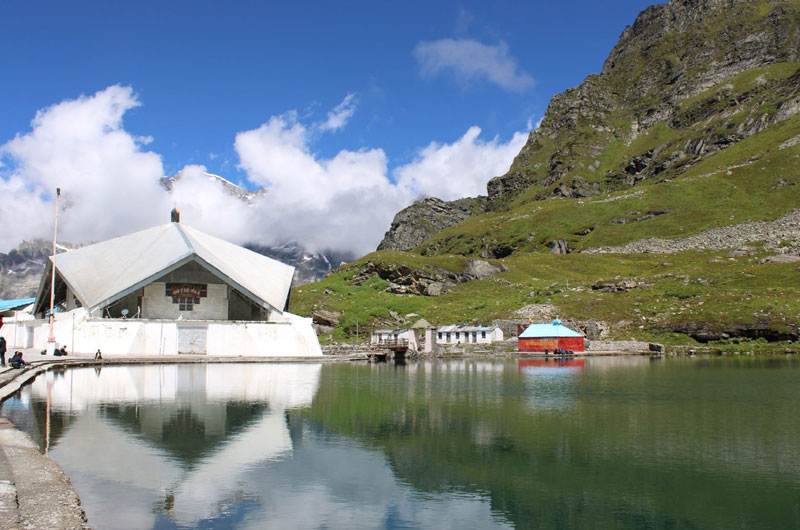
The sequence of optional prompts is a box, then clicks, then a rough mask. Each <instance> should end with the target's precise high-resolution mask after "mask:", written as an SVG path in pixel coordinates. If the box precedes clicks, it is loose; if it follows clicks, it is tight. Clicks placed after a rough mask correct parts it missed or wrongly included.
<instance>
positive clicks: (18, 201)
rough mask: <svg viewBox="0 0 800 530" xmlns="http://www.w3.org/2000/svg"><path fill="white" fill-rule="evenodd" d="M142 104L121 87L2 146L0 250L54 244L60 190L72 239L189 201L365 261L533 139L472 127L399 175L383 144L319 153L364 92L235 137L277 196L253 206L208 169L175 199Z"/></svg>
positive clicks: (275, 236)
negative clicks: (130, 116)
mask: <svg viewBox="0 0 800 530" xmlns="http://www.w3.org/2000/svg"><path fill="white" fill-rule="evenodd" d="M138 105H140V103H139V101H138V99H137V97H136V95H135V94H134V92H133V90H132V89H131V88H130V87H121V86H111V87H108V88H107V89H105V90H102V91H100V92H97V93H96V94H94V95H92V96H88V97H80V98H78V99H75V100H68V101H64V102H61V103H58V104H56V105H53V106H51V107H49V108H46V109H43V110H41V111H39V112H38V113H37V114H36V117H35V118H34V119H33V121H32V122H31V131H30V132H28V133H26V134H21V135H17V137H16V138H14V139H12V140H10V141H8V142H7V143H5V144H3V145H2V146H0V193H2V196H3V197H4V198H5V200H4V207H3V208H0V251H3V252H7V251H9V250H10V249H12V248H14V247H16V246H17V245H18V244H19V243H20V242H21V241H22V240H23V239H28V240H30V239H32V238H37V237H44V238H49V237H51V235H52V226H53V224H52V223H53V221H52V220H53V213H54V200H55V188H56V186H59V187H61V188H62V190H63V198H62V215H61V216H60V218H59V239H60V240H61V241H70V242H86V241H98V240H102V239H107V238H109V237H113V236H117V235H121V234H124V233H128V232H131V231H134V230H139V229H143V228H148V227H150V226H154V225H157V224H161V223H165V222H167V221H168V212H169V210H170V209H171V208H172V207H173V206H178V208H179V209H180V210H181V214H182V215H181V220H182V221H183V222H185V223H187V224H190V225H192V226H194V227H196V228H198V229H200V230H203V231H206V232H208V233H211V234H214V235H217V236H218V237H222V238H224V239H226V240H229V241H232V242H235V243H239V244H243V243H248V242H254V243H261V244H266V245H270V244H276V243H282V242H286V241H291V240H296V241H298V242H300V243H301V244H303V245H305V246H306V247H308V248H310V249H314V250H325V249H331V250H349V251H352V252H355V253H357V254H364V253H367V252H370V251H372V250H374V248H375V247H376V246H377V244H378V242H379V241H380V239H381V238H382V236H383V233H384V232H385V231H386V230H387V229H388V227H389V225H390V224H391V221H392V218H393V216H394V214H395V213H397V212H398V211H399V210H400V209H402V208H404V207H405V206H407V205H408V204H410V203H411V202H412V201H413V200H415V199H416V198H419V197H423V196H436V197H439V198H442V199H445V200H451V199H456V198H460V197H465V196H474V195H478V194H482V193H485V186H486V181H487V180H488V179H489V178H491V177H494V176H496V175H500V174H502V173H504V172H505V171H507V170H508V167H509V166H510V164H511V161H512V160H513V157H514V156H515V155H516V154H517V153H518V152H519V150H520V149H521V148H522V146H523V145H524V143H525V140H526V138H527V132H518V133H516V134H514V136H513V137H512V138H511V139H510V140H509V141H507V142H503V141H501V140H500V139H498V138H494V139H490V140H483V139H481V138H480V133H481V130H480V128H478V127H476V126H473V127H470V128H469V130H467V131H466V133H465V134H464V135H463V136H462V137H461V138H459V139H457V140H456V141H454V142H453V143H449V144H448V143H437V142H432V143H430V144H429V145H427V146H426V147H424V148H421V149H419V150H418V152H417V155H416V156H415V158H414V159H413V160H412V161H411V162H409V163H407V164H404V165H401V166H399V167H396V168H395V169H394V170H390V169H389V160H388V157H387V156H386V153H385V152H384V151H383V150H382V149H380V148H371V149H361V150H357V151H352V150H347V149H342V150H341V151H339V152H338V153H337V154H336V155H335V156H333V157H331V158H322V157H320V156H317V155H315V154H314V152H313V150H312V148H313V142H314V138H315V137H316V136H318V135H319V134H324V133H326V132H333V131H337V130H340V129H341V128H342V127H345V126H346V124H347V122H348V120H349V119H350V117H351V116H352V115H353V114H354V113H355V112H356V107H357V101H356V97H355V96H354V95H353V94H348V95H347V96H346V97H345V98H344V100H343V101H342V102H341V103H340V104H339V105H337V106H336V107H335V108H334V109H332V110H331V111H330V112H328V113H327V116H326V118H325V119H324V120H322V121H319V122H309V123H303V122H302V121H301V120H300V119H299V118H298V115H297V112H294V111H290V112H286V113H284V114H281V115H278V116H272V117H270V118H269V119H268V120H267V121H266V122H265V123H263V124H262V125H261V126H259V127H257V128H255V129H251V130H247V131H242V132H240V133H238V134H237V135H236V137H235V139H234V148H235V150H236V153H237V154H238V156H239V160H240V163H239V167H240V169H241V170H243V172H244V174H245V176H246V182H245V183H244V184H245V185H246V186H247V187H249V188H265V189H266V190H267V192H266V193H264V194H260V195H258V196H257V197H255V198H253V199H252V200H251V202H250V203H247V202H245V201H242V200H241V199H239V198H237V197H235V196H233V195H230V194H229V193H227V192H226V191H225V189H224V186H223V184H222V183H221V182H220V181H218V180H215V179H210V178H208V176H207V175H206V174H205V168H204V167H203V166H195V165H191V166H186V167H185V168H184V169H183V172H182V177H181V179H180V180H178V181H176V182H174V184H173V188H172V194H170V193H168V192H167V191H166V190H165V189H164V187H163V186H161V184H160V179H161V178H162V177H163V176H164V169H163V165H162V161H161V157H160V155H159V154H157V153H154V152H151V151H148V150H147V144H148V143H149V139H148V138H139V137H135V136H134V135H132V134H130V133H129V132H127V131H126V130H125V129H124V127H123V116H124V114H125V112H126V111H128V110H130V109H132V108H135V107H137V106H138Z"/></svg>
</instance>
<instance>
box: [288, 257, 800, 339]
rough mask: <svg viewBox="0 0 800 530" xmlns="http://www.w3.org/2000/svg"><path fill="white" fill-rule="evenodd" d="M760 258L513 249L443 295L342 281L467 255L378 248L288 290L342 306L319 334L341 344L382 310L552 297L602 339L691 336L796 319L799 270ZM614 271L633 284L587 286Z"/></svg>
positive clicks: (496, 307)
mask: <svg viewBox="0 0 800 530" xmlns="http://www.w3.org/2000/svg"><path fill="white" fill-rule="evenodd" d="M398 254H402V256H398ZM767 255H768V253H767V252H765V251H761V252H758V253H757V254H756V255H753V256H745V257H739V258H730V257H728V251H719V252H709V251H687V252H682V253H678V254H670V255H653V254H638V255H619V254H595V255H588V254H567V255H555V254H539V253H519V254H517V255H514V256H512V257H509V258H505V259H502V260H498V261H497V262H501V263H503V264H505V265H506V266H507V267H508V268H509V269H510V270H509V271H508V272H504V273H501V274H498V275H497V276H493V277H491V278H487V279H483V280H473V281H469V282H466V283H462V284H459V285H456V286H454V287H452V288H451V290H450V292H448V293H447V294H444V295H442V296H439V297H430V296H418V295H410V294H402V295H398V294H391V293H387V292H384V289H385V288H386V287H387V286H388V282H386V281H384V280H381V279H380V278H378V277H377V276H374V277H373V278H372V279H370V280H369V281H368V282H367V283H365V284H363V285H353V284H352V283H351V281H350V280H351V279H352V278H353V276H354V275H355V274H356V273H357V272H358V271H359V270H361V269H363V267H364V265H365V263H366V262H367V261H372V262H373V263H380V262H385V263H394V262H396V260H399V259H401V260H402V261H403V262H404V263H406V264H407V265H410V266H413V267H417V268H420V269H424V268H426V267H428V266H431V265H433V266H436V267H440V266H441V265H442V264H443V263H446V265H447V266H448V267H451V268H453V269H457V268H459V267H461V268H463V267H464V266H466V263H467V258H464V257H459V256H449V257H435V258H431V257H425V256H420V255H417V254H409V253H397V252H390V251H382V252H376V253H373V254H370V255H368V256H365V257H364V258H362V259H361V260H358V261H357V262H354V263H352V264H349V265H347V266H345V267H343V268H342V269H340V270H338V271H337V272H336V273H335V274H333V275H331V276H330V277H329V278H327V279H325V280H323V281H322V282H318V283H315V284H310V285H305V286H302V287H299V288H296V289H295V290H294V292H293V294H292V297H293V298H292V300H293V306H292V310H293V311H294V312H297V313H300V314H310V313H311V312H312V311H313V310H314V309H316V308H324V309H327V310H335V311H341V312H342V317H341V323H340V326H339V327H337V328H336V329H335V330H334V332H333V334H332V336H331V337H327V340H349V341H352V340H354V339H355V333H356V323H358V328H359V333H360V339H361V340H365V339H366V338H367V335H366V334H367V332H368V331H369V330H370V329H372V328H375V327H382V326H386V325H390V324H391V322H392V320H391V318H390V317H389V314H390V312H391V311H394V312H396V313H398V314H400V315H406V314H409V313H416V314H418V315H420V316H421V317H424V318H425V319H427V320H428V321H430V322H431V323H432V324H434V325H444V324H452V323H465V324H466V323H488V322H490V321H491V320H492V319H494V318H506V317H509V316H511V315H512V314H513V312H514V311H516V310H517V309H519V308H521V307H523V306H525V305H528V304H533V303H551V304H553V305H554V306H555V307H556V308H557V311H558V313H559V315H560V316H562V318H574V319H578V320H588V319H596V320H601V321H605V322H608V323H611V324H612V330H611V336H612V337H613V338H618V339H629V338H636V339H639V340H659V341H662V342H666V343H673V344H674V343H693V342H694V341H693V340H692V339H690V338H689V337H688V336H687V335H686V332H682V333H681V332H675V331H671V330H674V329H681V327H682V326H685V325H687V324H692V323H697V322H701V323H708V324H709V325H710V327H711V328H712V329H715V330H728V331H730V330H733V329H734V328H735V327H736V326H742V325H749V324H752V323H754V322H760V323H761V324H763V325H764V326H765V327H768V328H769V329H772V330H775V331H777V332H791V331H792V328H791V327H790V324H797V323H798V322H800V272H799V271H798V266H797V264H790V263H764V264H759V261H761V260H762V259H763V258H764V257H765V256H767ZM615 278H624V279H629V280H633V281H634V282H636V283H637V284H638V285H639V286H638V287H636V288H634V289H631V290H630V291H628V292H600V291H597V290H593V289H592V285H593V284H594V283H595V282H596V281H597V280H612V279H615ZM413 318H415V317H412V318H411V319H413ZM411 319H409V320H411ZM394 326H400V324H399V323H395V324H394ZM795 331H796V329H795ZM323 339H326V337H323Z"/></svg>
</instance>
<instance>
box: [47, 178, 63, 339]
mask: <svg viewBox="0 0 800 530" xmlns="http://www.w3.org/2000/svg"><path fill="white" fill-rule="evenodd" d="M60 200H61V188H56V222H55V227H54V228H53V258H52V259H53V275H52V277H51V278H50V336H49V337H48V338H47V342H48V344H50V343H53V344H54V343H55V342H56V338H55V337H54V336H53V324H54V322H55V318H54V315H53V306H54V305H55V300H56V237H58V206H59V204H58V203H59V202H60Z"/></svg>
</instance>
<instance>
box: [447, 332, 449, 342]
mask: <svg viewBox="0 0 800 530" xmlns="http://www.w3.org/2000/svg"><path fill="white" fill-rule="evenodd" d="M447 342H450V333H448V334H447Z"/></svg>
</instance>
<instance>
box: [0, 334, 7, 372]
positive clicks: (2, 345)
mask: <svg viewBox="0 0 800 530" xmlns="http://www.w3.org/2000/svg"><path fill="white" fill-rule="evenodd" d="M0 360H2V363H0V366H5V365H6V338H5V337H0Z"/></svg>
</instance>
